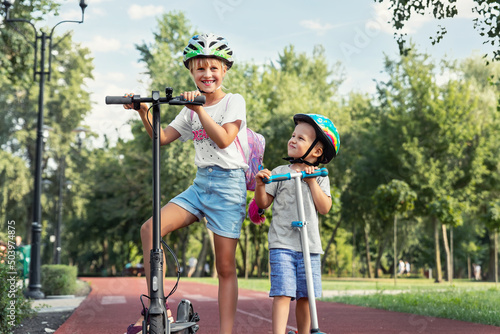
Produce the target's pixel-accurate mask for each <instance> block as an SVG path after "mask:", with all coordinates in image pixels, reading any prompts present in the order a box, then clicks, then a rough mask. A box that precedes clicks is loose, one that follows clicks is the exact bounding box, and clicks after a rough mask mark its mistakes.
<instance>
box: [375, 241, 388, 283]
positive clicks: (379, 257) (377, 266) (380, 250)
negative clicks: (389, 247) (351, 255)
mask: <svg viewBox="0 0 500 334" xmlns="http://www.w3.org/2000/svg"><path fill="white" fill-rule="evenodd" d="M380 241H381V242H380V243H379V245H378V250H377V260H376V261H375V278H379V274H378V271H379V269H381V261H382V255H383V253H384V249H385V244H386V242H387V237H384V238H383V239H382V240H380Z"/></svg>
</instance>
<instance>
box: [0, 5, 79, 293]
mask: <svg viewBox="0 0 500 334" xmlns="http://www.w3.org/2000/svg"><path fill="white" fill-rule="evenodd" d="M2 4H3V5H4V7H5V13H6V14H5V22H7V23H14V22H24V23H28V24H29V25H31V27H32V28H33V30H34V32H35V41H34V42H32V43H30V44H31V45H32V46H33V47H34V49H35V61H34V65H33V66H34V73H33V76H34V78H35V80H36V75H37V74H38V76H39V79H40V81H39V85H40V90H39V92H38V124H37V135H36V158H35V184H34V200H33V223H32V225H31V262H30V273H29V285H28V290H27V291H26V297H28V298H33V299H42V298H44V297H45V295H44V294H43V292H42V291H41V288H42V285H41V280H40V239H41V234H42V221H41V216H42V206H41V202H40V197H41V189H42V145H43V144H42V140H43V132H42V131H43V97H44V96H43V95H44V89H45V76H47V77H48V80H50V72H51V66H50V65H51V57H52V35H53V33H54V29H55V28H56V27H57V26H58V25H60V24H61V23H67V22H72V23H83V17H84V13H85V8H86V7H87V1H86V0H80V8H81V9H82V19H81V21H70V20H64V21H61V22H59V23H57V24H56V25H54V26H53V27H52V30H51V31H50V34H49V35H48V36H47V34H46V33H45V32H44V31H42V30H41V32H40V33H38V31H37V29H36V27H35V25H34V24H33V23H32V22H31V21H29V20H26V19H12V18H10V17H9V10H10V8H11V7H12V5H13V1H9V0H4V1H3V2H2ZM26 40H27V39H26ZM47 40H49V41H50V44H49V50H48V51H49V65H48V66H47V69H45V61H46V57H45V56H46V52H47V46H46V45H47ZM38 41H40V66H39V69H37V54H38V43H39V42H38Z"/></svg>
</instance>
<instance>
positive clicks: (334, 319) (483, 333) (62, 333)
mask: <svg viewBox="0 0 500 334" xmlns="http://www.w3.org/2000/svg"><path fill="white" fill-rule="evenodd" d="M84 280H85V281H87V282H89V283H90V286H91V287H92V291H91V293H90V294H89V295H88V297H87V298H86V299H85V300H84V301H83V302H82V303H81V304H80V306H79V307H78V308H77V309H76V310H75V311H74V312H73V314H72V315H71V317H70V318H69V319H68V320H67V321H66V322H65V323H64V324H63V325H62V326H61V327H60V328H59V329H58V330H57V331H56V332H55V334H91V333H92V334H94V333H98V334H108V333H109V334H123V333H125V332H126V330H127V326H128V325H129V324H130V323H132V322H135V321H136V320H137V319H138V317H139V314H140V310H141V303H140V301H139V296H140V295H141V293H144V292H145V291H146V281H145V278H144V277H142V278H136V277H113V278H84ZM172 284H173V281H172V280H170V279H169V280H166V281H165V290H167V289H168V290H170V289H171V287H172ZM183 298H184V299H189V300H190V301H191V303H192V304H193V306H194V311H195V312H198V313H199V315H200V318H201V319H200V322H199V323H198V324H199V326H200V330H199V331H198V332H197V334H218V331H219V328H218V325H219V324H218V323H219V321H218V306H217V287H216V286H213V285H207V284H201V283H193V282H187V281H183V280H182V278H181V280H180V283H179V287H178V289H177V291H176V292H175V293H174V295H173V296H172V297H170V298H169V304H170V307H171V308H172V312H173V313H174V316H175V314H176V312H177V304H178V303H179V302H180V300H181V299H183ZM292 305H293V304H292ZM271 306H272V299H271V298H269V297H268V294H267V293H265V292H257V291H252V290H244V289H240V290H239V299H238V309H237V312H236V321H235V325H234V329H233V333H236V334H247V333H248V334H250V333H252V334H255V333H259V334H267V333H272V329H271ZM317 309H318V320H319V327H320V330H321V331H322V332H325V333H328V334H333V333H339V334H344V333H370V334H379V333H380V334H382V333H383V334H392V333H394V334H396V333H397V334H409V333H431V334H432V333H439V334H452V333H453V334H460V333H464V334H465V333H467V334H469V333H476V334H489V333H499V334H500V327H495V326H486V325H479V324H473V323H468V322H463V321H457V320H448V319H439V318H433V317H424V316H419V315H413V314H408V313H399V312H390V311H383V310H377V309H371V308H365V307H359V306H351V305H344V304H338V303H327V302H320V301H318V302H317ZM288 324H289V329H295V327H294V326H295V316H294V306H292V310H291V311H290V319H289V322H288Z"/></svg>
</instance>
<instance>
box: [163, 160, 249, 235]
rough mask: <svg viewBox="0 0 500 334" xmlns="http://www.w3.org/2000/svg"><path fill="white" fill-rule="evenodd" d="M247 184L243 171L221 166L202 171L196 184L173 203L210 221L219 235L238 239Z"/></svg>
mask: <svg viewBox="0 0 500 334" xmlns="http://www.w3.org/2000/svg"><path fill="white" fill-rule="evenodd" d="M246 196H247V190H246V183H245V172H244V171H243V169H223V168H220V167H217V166H212V167H207V168H198V172H197V173H196V178H195V179H194V182H193V184H192V185H191V186H190V187H189V188H188V189H186V190H185V191H184V192H182V193H180V194H179V195H177V196H176V197H174V198H173V199H172V200H171V201H170V202H172V203H175V204H177V205H178V206H180V207H181V208H183V209H185V210H186V211H188V212H190V213H192V214H193V215H195V216H196V217H198V219H199V220H201V219H202V218H203V217H206V218H207V222H208V224H207V227H208V228H209V229H210V230H211V231H212V232H214V233H215V234H217V235H220V236H223V237H226V238H233V239H237V238H239V237H240V232H241V225H242V223H243V220H244V219H245V214H246Z"/></svg>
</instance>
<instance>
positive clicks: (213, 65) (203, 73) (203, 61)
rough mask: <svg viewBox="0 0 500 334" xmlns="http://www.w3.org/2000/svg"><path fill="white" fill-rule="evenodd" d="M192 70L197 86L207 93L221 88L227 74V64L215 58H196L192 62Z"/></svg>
mask: <svg viewBox="0 0 500 334" xmlns="http://www.w3.org/2000/svg"><path fill="white" fill-rule="evenodd" d="M190 70H191V75H192V76H193V79H194V82H195V83H196V86H197V87H198V88H199V89H200V90H202V91H203V92H206V93H213V92H215V91H216V90H217V89H218V88H220V87H221V86H222V81H223V80H224V76H225V75H226V66H225V64H224V63H223V62H222V61H220V60H218V59H214V58H195V59H193V61H192V62H191V63H190Z"/></svg>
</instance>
